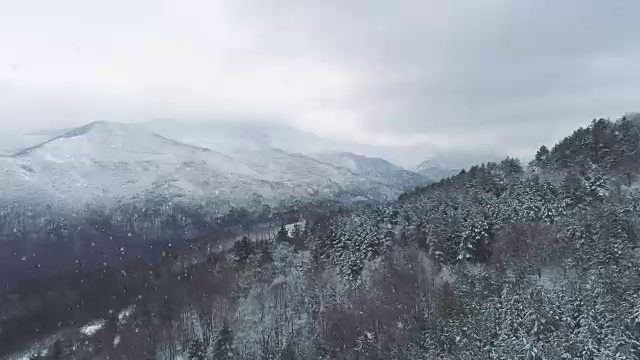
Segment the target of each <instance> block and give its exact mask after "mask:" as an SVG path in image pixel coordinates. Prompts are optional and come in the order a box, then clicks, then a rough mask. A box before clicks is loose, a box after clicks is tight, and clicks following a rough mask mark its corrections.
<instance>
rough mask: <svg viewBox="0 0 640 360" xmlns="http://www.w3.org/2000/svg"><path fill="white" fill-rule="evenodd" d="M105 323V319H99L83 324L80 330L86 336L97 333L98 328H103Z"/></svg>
mask: <svg viewBox="0 0 640 360" xmlns="http://www.w3.org/2000/svg"><path fill="white" fill-rule="evenodd" d="M104 325H105V321H104V320H97V321H94V322H92V323H89V324H87V325H85V326H83V327H82V328H81V329H80V332H81V333H83V334H84V335H86V336H91V335H93V334H95V333H96V332H98V330H100V329H102V328H103V327H104Z"/></svg>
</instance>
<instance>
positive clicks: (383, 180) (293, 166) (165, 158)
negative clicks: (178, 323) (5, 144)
mask: <svg viewBox="0 0 640 360" xmlns="http://www.w3.org/2000/svg"><path fill="white" fill-rule="evenodd" d="M354 158H356V157H355V156H354ZM363 159H366V161H362V159H359V161H360V162H362V163H363V164H365V163H367V165H357V166H345V164H341V163H340V162H339V161H334V160H333V159H332V158H325V159H324V161H323V160H322V159H321V158H320V157H319V158H314V157H310V156H305V155H301V154H292V153H288V152H286V151H283V150H278V149H273V148H266V147H262V148H251V147H248V148H246V149H236V150H234V151H233V152H228V153H226V154H223V153H221V152H217V151H214V150H210V149H207V148H204V147H198V146H193V145H187V144H184V143H181V142H178V141H175V140H171V139H168V138H166V137H163V136H160V135H157V134H155V133H153V132H150V131H148V130H146V129H144V128H143V127H142V126H140V125H125V124H117V123H108V122H94V123H91V124H88V125H85V126H82V127H79V128H76V129H73V130H71V131H69V132H67V133H64V134H62V135H59V136H56V137H53V138H52V139H50V140H47V141H44V142H42V143H40V144H38V145H35V146H32V147H30V148H27V149H24V150H22V151H20V152H18V153H16V154H13V155H11V156H6V157H2V158H0V171H1V172H0V200H4V201H6V200H12V201H13V202H15V201H17V200H20V201H38V202H41V203H46V204H54V205H60V206H63V207H69V206H73V207H86V206H92V205H115V204H118V203H123V202H135V201H142V200H149V199H163V200H168V201H172V202H186V203H191V202H197V203H202V202H204V201H207V202H211V201H217V202H219V203H221V204H223V203H226V204H231V205H244V204H247V203H250V202H255V201H256V199H258V200H259V201H260V202H263V203H278V202H282V201H287V200H291V199H303V200H304V199H312V198H343V199H392V198H394V197H396V196H397V195H399V194H400V193H401V192H402V191H403V190H404V189H406V188H408V187H412V186H414V185H415V183H416V182H420V181H423V182H424V181H427V179H424V178H422V177H421V176H420V175H417V174H412V173H410V172H406V171H405V172H403V171H396V170H398V169H395V168H394V166H393V165H392V164H390V163H386V162H385V161H384V160H379V159H369V158H363ZM369 163H370V164H369ZM376 167H378V168H379V169H380V170H373V169H375V168H376Z"/></svg>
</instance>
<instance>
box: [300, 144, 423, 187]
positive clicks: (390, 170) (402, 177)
mask: <svg viewBox="0 0 640 360" xmlns="http://www.w3.org/2000/svg"><path fill="white" fill-rule="evenodd" d="M310 156H312V157H313V158H315V159H317V160H319V161H322V162H326V163H328V164H332V165H334V166H338V167H343V168H347V169H349V170H351V171H352V172H354V173H356V174H362V175H365V176H367V177H369V178H372V179H377V180H378V181H382V182H389V181H391V182H395V183H398V184H404V185H405V188H406V189H407V190H412V189H413V188H415V187H416V186H420V185H425V184H426V183H428V182H430V181H431V179H430V178H429V177H428V176H424V175H420V174H418V173H415V172H412V171H409V170H405V169H403V168H401V167H399V166H397V165H394V164H392V163H391V162H389V161H387V160H384V159H380V158H374V157H367V156H362V155H357V154H353V153H350V152H328V153H321V154H312V155H310Z"/></svg>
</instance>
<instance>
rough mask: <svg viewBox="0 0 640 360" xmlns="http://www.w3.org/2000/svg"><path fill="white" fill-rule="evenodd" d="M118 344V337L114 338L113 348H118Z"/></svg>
mask: <svg viewBox="0 0 640 360" xmlns="http://www.w3.org/2000/svg"><path fill="white" fill-rule="evenodd" d="M118 344H120V335H118V336H116V337H115V338H114V339H113V347H116V346H118Z"/></svg>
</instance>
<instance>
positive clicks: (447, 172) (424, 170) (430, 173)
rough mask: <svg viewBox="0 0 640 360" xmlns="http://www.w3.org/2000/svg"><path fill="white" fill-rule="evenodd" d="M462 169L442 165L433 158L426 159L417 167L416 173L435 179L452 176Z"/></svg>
mask: <svg viewBox="0 0 640 360" xmlns="http://www.w3.org/2000/svg"><path fill="white" fill-rule="evenodd" d="M460 170H461V169H456V168H453V167H448V166H446V165H441V164H440V163H438V162H435V161H433V160H431V159H430V160H426V161H424V162H422V163H421V164H420V165H418V166H417V167H416V170H415V171H416V173H418V174H420V175H423V176H426V177H429V178H431V179H433V180H434V181H438V180H441V179H444V178H448V177H451V176H453V175H456V174H458V173H459V172H460Z"/></svg>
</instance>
